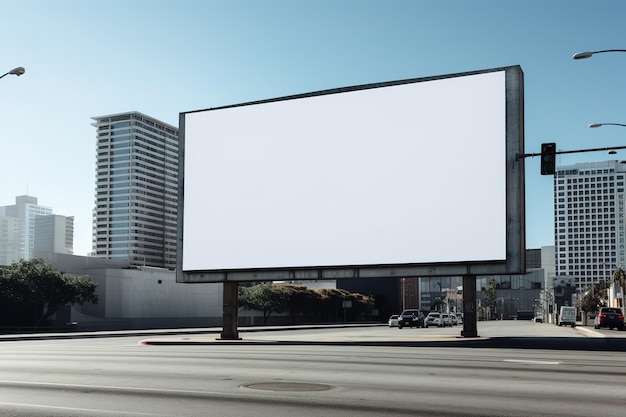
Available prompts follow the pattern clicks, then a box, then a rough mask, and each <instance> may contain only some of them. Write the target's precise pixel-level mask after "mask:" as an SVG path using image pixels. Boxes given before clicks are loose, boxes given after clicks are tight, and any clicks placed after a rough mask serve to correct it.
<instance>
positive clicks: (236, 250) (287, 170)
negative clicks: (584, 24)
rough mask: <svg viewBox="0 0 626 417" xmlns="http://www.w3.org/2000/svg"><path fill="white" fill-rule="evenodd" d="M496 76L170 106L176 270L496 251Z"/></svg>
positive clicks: (502, 247)
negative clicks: (176, 140)
mask: <svg viewBox="0 0 626 417" xmlns="http://www.w3.org/2000/svg"><path fill="white" fill-rule="evenodd" d="M505 87H506V77H505V70H504V69H502V70H490V71H487V72H477V73H469V74H468V75H462V76H446V77H443V78H433V79H426V80H422V79H416V80H414V81H410V82H395V83H385V84H376V85H368V86H360V87H352V88H346V89H339V90H331V91H328V92H319V93H312V94H305V95H300V96H292V97H286V98H279V99H273V100H266V101H261V102H254V103H246V104H242V105H235V106H227V107H220V108H214V109H208V110H202V111H196V112H188V113H181V145H182V146H181V151H182V152H183V154H182V157H181V166H182V175H181V180H182V182H183V184H184V185H183V186H182V189H181V190H182V194H181V195H183V196H184V201H182V202H181V204H180V208H181V211H182V221H180V222H179V224H180V225H181V226H180V227H181V230H180V232H181V233H182V238H181V239H180V243H179V257H180V256H182V263H181V265H182V271H223V270H239V271H240V270H248V269H259V268H260V269H265V268H267V269H272V270H274V269H281V268H318V267H322V268H323V267H342V266H367V265H396V264H401V265H406V264H438V263H457V264H458V263H464V262H483V261H488V262H491V261H504V260H506V256H507V170H506V163H507V157H506V155H507V153H506V146H507V140H506V131H507V126H506V124H507V123H506V120H507V118H506V115H507V113H506V88H505ZM179 215H181V212H179ZM180 249H182V251H181V250H180ZM181 252H182V254H181ZM179 262H181V260H180V259H179Z"/></svg>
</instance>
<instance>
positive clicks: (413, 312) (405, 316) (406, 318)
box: [398, 309, 425, 329]
mask: <svg viewBox="0 0 626 417" xmlns="http://www.w3.org/2000/svg"><path fill="white" fill-rule="evenodd" d="M424 325H425V324H424V313H422V312H421V311H420V310H417V309H410V310H404V311H403V312H402V313H400V317H398V329H401V328H403V327H424Z"/></svg>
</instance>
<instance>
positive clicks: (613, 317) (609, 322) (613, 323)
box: [593, 307, 624, 330]
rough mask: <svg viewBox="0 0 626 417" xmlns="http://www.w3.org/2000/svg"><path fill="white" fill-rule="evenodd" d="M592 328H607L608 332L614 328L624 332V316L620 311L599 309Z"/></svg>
mask: <svg viewBox="0 0 626 417" xmlns="http://www.w3.org/2000/svg"><path fill="white" fill-rule="evenodd" d="M593 327H594V328H596V329H599V328H600V327H608V328H609V330H612V329H613V328H614V327H615V328H616V329H617V330H624V314H622V309H621V308H614V307H601V308H600V311H599V312H598V314H597V315H596V319H595V321H594V322H593Z"/></svg>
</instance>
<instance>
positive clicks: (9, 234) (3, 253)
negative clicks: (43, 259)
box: [0, 207, 19, 265]
mask: <svg viewBox="0 0 626 417" xmlns="http://www.w3.org/2000/svg"><path fill="white" fill-rule="evenodd" d="M2 213H4V210H3V208H1V207H0V265H10V264H12V263H13V262H15V261H17V260H18V259H19V256H18V252H17V250H18V247H19V243H18V242H19V225H18V219H17V218H16V217H9V216H5V215H4V214H2Z"/></svg>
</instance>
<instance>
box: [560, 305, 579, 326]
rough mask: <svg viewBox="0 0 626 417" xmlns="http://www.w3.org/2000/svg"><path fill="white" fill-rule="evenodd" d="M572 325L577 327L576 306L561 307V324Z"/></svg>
mask: <svg viewBox="0 0 626 417" xmlns="http://www.w3.org/2000/svg"><path fill="white" fill-rule="evenodd" d="M563 325H566V326H567V325H570V326H572V327H576V307H565V306H563V307H561V311H560V313H559V326H563Z"/></svg>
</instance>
